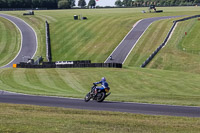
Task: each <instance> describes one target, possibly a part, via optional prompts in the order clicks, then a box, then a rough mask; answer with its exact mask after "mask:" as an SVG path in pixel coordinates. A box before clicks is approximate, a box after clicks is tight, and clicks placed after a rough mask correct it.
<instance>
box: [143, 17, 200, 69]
mask: <svg viewBox="0 0 200 133" xmlns="http://www.w3.org/2000/svg"><path fill="white" fill-rule="evenodd" d="M197 17H200V15H195V16H191V17H187V18H183V19H179V20H175V21H173V23H174V24H173V25H172V27H171V29H170V31H169V32H168V34H167V37H166V38H165V40H164V42H163V43H162V44H161V45H160V46H159V47H158V48H157V49H156V50H155V51H154V52H153V53H152V54H151V55H150V56H149V57H148V58H147V59H146V61H144V63H143V64H142V65H141V67H142V68H144V67H145V66H146V65H147V64H148V63H149V62H150V61H151V60H152V59H153V58H154V56H155V55H156V54H157V53H158V52H159V51H160V50H161V49H162V48H163V47H164V46H165V45H166V43H167V41H168V39H169V37H170V35H171V34H172V31H173V30H174V27H175V25H176V24H177V22H180V21H186V20H189V19H193V18H197Z"/></svg>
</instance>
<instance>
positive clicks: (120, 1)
mask: <svg viewBox="0 0 200 133" xmlns="http://www.w3.org/2000/svg"><path fill="white" fill-rule="evenodd" d="M115 5H116V6H118V7H146V6H150V5H156V6H193V5H200V0H134V1H133V0H116V1H115Z"/></svg>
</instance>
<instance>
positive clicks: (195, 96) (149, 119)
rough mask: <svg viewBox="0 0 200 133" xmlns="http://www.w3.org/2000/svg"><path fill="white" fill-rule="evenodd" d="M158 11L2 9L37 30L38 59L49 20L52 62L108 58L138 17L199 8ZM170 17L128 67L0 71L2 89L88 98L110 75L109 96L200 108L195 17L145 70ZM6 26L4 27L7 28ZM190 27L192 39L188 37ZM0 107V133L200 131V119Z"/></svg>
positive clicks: (186, 12) (139, 48)
mask: <svg viewBox="0 0 200 133" xmlns="http://www.w3.org/2000/svg"><path fill="white" fill-rule="evenodd" d="M160 9H161V10H164V13H161V14H155V13H151V14H150V13H145V14H142V13H141V11H142V10H147V8H131V9H103V10H102V9H95V10H54V11H53V10H52V11H35V14H36V15H34V16H22V13H23V12H24V11H23V12H22V11H21V12H4V13H8V14H11V15H15V16H17V17H20V18H22V19H24V20H25V21H27V22H28V23H29V24H30V25H31V26H33V28H34V29H35V30H36V32H37V35H38V41H39V47H38V51H37V54H36V56H38V55H42V56H43V57H45V27H44V22H45V21H46V20H48V21H49V23H50V26H51V43H52V52H53V60H54V61H55V60H77V59H91V60H92V62H103V61H104V60H105V59H106V58H107V56H108V55H109V54H110V53H111V52H112V50H113V49H114V48H115V47H116V46H117V45H118V44H119V42H120V41H121V40H122V39H123V38H124V36H125V35H126V34H127V33H128V31H129V30H130V29H131V27H132V26H133V24H134V23H135V22H136V21H138V20H140V19H143V18H148V17H158V16H175V15H196V14H199V11H200V8H199V7H173V8H170V7H165V8H164V7H160V8H158V10H160ZM80 14H82V15H83V16H86V17H88V20H86V21H74V20H73V15H80ZM172 21H173V19H170V20H161V21H158V22H155V23H153V24H152V25H151V26H150V27H149V29H148V30H147V32H146V33H145V34H144V36H143V37H142V38H141V39H140V41H139V42H138V44H137V45H136V47H135V48H134V49H133V52H132V53H131V54H130V56H129V58H128V59H127V61H126V62H125V65H124V68H122V69H112V68H84V69H80V68H76V69H12V68H6V69H0V90H7V91H13V92H20V93H26V94H35V95H48V96H62V97H76V98H83V97H84V96H85V95H86V93H87V92H88V91H89V90H90V87H91V85H92V83H93V82H96V81H98V80H100V79H101V77H102V76H105V77H106V78H107V80H108V82H109V84H110V87H111V92H112V94H111V95H110V96H109V97H108V99H107V100H111V101H128V102H141V103H157V104H171V105H191V106H200V103H199V101H200V97H199V96H200V83H199V81H200V76H199V74H198V71H199V68H198V67H199V66H198V65H195V64H198V62H199V60H198V57H199V55H198V50H199V45H198V34H197V35H196V34H195V33H198V29H199V23H198V22H199V21H196V20H191V23H190V24H189V25H188V22H183V23H180V24H179V25H178V26H177V29H176V30H175V32H174V36H173V37H172V38H171V40H170V41H169V43H168V44H167V46H166V47H165V48H164V49H162V50H161V52H160V53H159V54H158V55H157V56H156V58H155V60H153V61H152V62H151V63H150V64H149V65H148V66H147V67H148V68H146V69H141V68H139V66H140V65H141V64H142V63H143V61H144V60H145V59H146V58H147V57H148V56H149V55H150V54H151V53H152V52H153V51H154V49H155V48H156V47H157V46H158V45H160V43H161V42H162V41H163V40H164V38H165V36H166V34H167V32H168V30H169V28H170V27H171V25H172ZM1 23H2V21H0V28H2V27H3V28H5V26H4V25H2V24H1ZM185 30H186V31H187V32H188V36H184V35H183V34H182V33H184V32H185ZM0 34H1V33H0ZM180 34H181V36H179V35H180ZM193 34H194V35H193ZM13 36H14V35H13ZM15 36H16V35H15ZM5 38H6V37H4V39H5ZM194 38H195V39H194ZM1 42H2V40H1ZM189 43H190V44H191V45H188V44H189ZM1 48H2V46H0V49H1ZM183 48H185V49H184V50H183ZM0 55H1V54H0ZM151 68H154V69H151ZM191 72H193V73H191ZM0 106H1V108H0V117H1V119H0V132H72V131H73V132H80V131H82V132H162V133H163V132H181V133H184V132H185V133H187V132H194V133H195V132H199V118H185V117H168V116H146V115H135V114H128V113H114V112H98V111H95V112H93V111H83V110H71V109H62V108H50V107H38V106H27V105H10V104H0ZM77 127H79V128H77Z"/></svg>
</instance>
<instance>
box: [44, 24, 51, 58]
mask: <svg viewBox="0 0 200 133" xmlns="http://www.w3.org/2000/svg"><path fill="white" fill-rule="evenodd" d="M45 27H46V58H47V60H48V62H51V61H52V56H51V42H50V30H49V23H48V22H47V21H46V22H45Z"/></svg>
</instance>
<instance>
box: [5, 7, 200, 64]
mask: <svg viewBox="0 0 200 133" xmlns="http://www.w3.org/2000/svg"><path fill="white" fill-rule="evenodd" d="M147 9H148V8H125V9H94V10H92V9H88V10H52V11H51V10H48V11H35V15H34V16H22V13H23V12H24V11H23V12H5V13H8V14H11V15H15V16H17V17H20V18H22V19H24V20H25V21H27V22H28V23H29V24H30V25H32V26H33V27H34V29H35V30H36V32H37V34H38V40H39V48H38V52H37V54H36V56H38V55H42V56H43V57H45V27H44V23H45V21H46V20H48V21H49V23H50V30H51V44H52V55H53V60H54V61H58V60H81V59H83V60H92V62H104V61H105V60H106V58H107V57H108V56H109V55H110V53H111V52H112V51H113V50H114V49H115V47H116V46H117V45H118V44H119V43H120V42H121V40H122V39H123V38H124V36H125V35H126V34H127V33H128V32H129V31H130V29H131V28H132V26H133V25H134V23H135V22H136V21H138V20H140V19H144V18H150V17H159V16H175V15H195V14H198V12H199V11H200V9H199V8H198V7H184V8H183V7H175V8H168V7H167V8H166V7H162V8H161V7H160V8H158V10H159V9H162V10H164V13H141V11H142V10H147ZM80 14H82V15H83V16H87V17H88V20H86V21H74V20H73V16H74V15H80ZM167 22H168V23H165V24H167V25H171V21H167ZM167 27H169V26H167ZM167 27H160V28H161V29H165V30H167ZM165 33H166V31H165ZM154 38H155V36H154Z"/></svg>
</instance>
